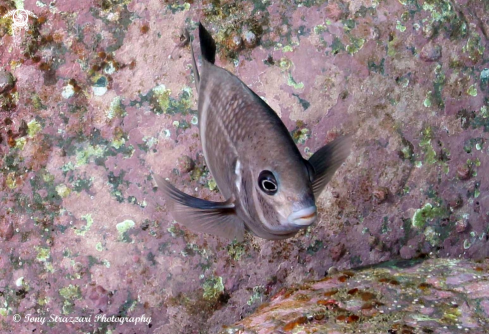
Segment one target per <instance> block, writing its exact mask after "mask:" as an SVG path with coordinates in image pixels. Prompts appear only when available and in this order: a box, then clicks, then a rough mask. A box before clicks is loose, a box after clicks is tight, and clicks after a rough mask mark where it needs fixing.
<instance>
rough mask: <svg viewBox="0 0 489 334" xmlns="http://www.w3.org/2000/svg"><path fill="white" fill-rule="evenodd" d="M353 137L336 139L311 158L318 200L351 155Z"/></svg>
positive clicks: (314, 189)
mask: <svg viewBox="0 0 489 334" xmlns="http://www.w3.org/2000/svg"><path fill="white" fill-rule="evenodd" d="M350 147H351V137H350V136H344V137H340V138H337V139H335V140H334V141H332V142H331V143H329V144H328V145H326V146H323V147H321V148H320V149H319V150H318V151H316V153H314V154H313V155H312V157H310V158H309V163H310V164H311V166H312V167H313V169H314V177H313V180H312V190H313V192H314V197H316V198H318V197H319V195H320V194H321V192H322V191H323V189H324V187H325V186H326V184H327V183H328V182H329V180H331V178H332V177H333V174H334V173H335V172H336V170H337V169H338V167H340V166H341V164H342V163H343V161H345V159H346V158H347V157H348V155H349V154H350Z"/></svg>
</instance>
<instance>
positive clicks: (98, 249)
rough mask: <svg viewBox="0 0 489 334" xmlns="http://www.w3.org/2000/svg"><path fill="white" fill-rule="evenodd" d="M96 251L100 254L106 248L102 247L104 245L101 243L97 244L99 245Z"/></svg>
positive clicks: (96, 246)
mask: <svg viewBox="0 0 489 334" xmlns="http://www.w3.org/2000/svg"><path fill="white" fill-rule="evenodd" d="M95 249H96V250H97V251H99V252H101V251H103V250H104V247H103V246H102V243H101V242H97V244H96V245H95Z"/></svg>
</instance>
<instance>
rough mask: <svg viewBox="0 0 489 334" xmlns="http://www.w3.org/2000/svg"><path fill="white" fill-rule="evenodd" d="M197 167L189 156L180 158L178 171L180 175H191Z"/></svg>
mask: <svg viewBox="0 0 489 334" xmlns="http://www.w3.org/2000/svg"><path fill="white" fill-rule="evenodd" d="M194 167H195V163H194V161H193V160H192V158H190V157H189V156H188V155H184V156H182V157H180V158H178V170H179V171H180V173H182V174H183V173H189V172H191V171H192V170H193V169H194Z"/></svg>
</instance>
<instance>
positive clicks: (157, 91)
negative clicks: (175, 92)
mask: <svg viewBox="0 0 489 334" xmlns="http://www.w3.org/2000/svg"><path fill="white" fill-rule="evenodd" d="M153 94H154V97H155V99H156V102H157V103H158V105H159V107H160V108H161V110H163V112H165V110H168V108H169V107H170V95H171V90H169V89H166V86H165V85H159V86H156V87H155V88H153Z"/></svg>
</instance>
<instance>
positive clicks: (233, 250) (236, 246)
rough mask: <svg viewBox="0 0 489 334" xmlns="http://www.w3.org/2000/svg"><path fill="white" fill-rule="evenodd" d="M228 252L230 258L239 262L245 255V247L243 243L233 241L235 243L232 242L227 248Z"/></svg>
mask: <svg viewBox="0 0 489 334" xmlns="http://www.w3.org/2000/svg"><path fill="white" fill-rule="evenodd" d="M227 251H228V254H229V256H230V257H231V258H232V259H233V260H235V261H239V259H241V257H242V256H243V255H244V253H245V246H244V244H243V243H242V242H238V241H236V240H233V242H231V243H230V244H229V245H228V246H227Z"/></svg>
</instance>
